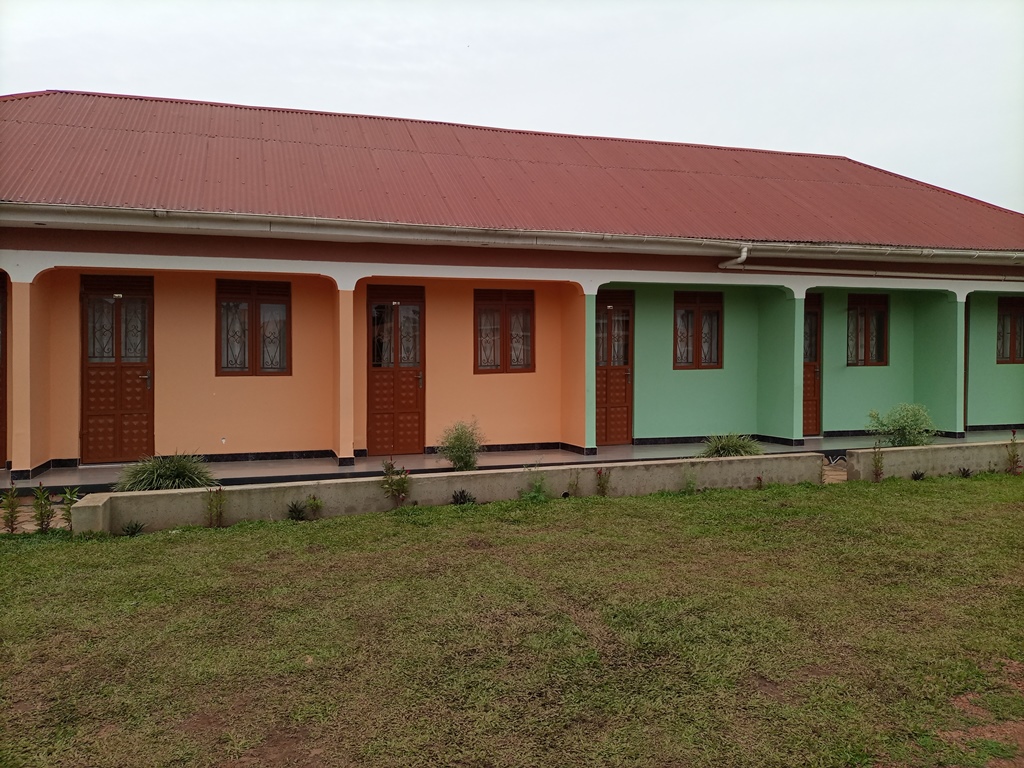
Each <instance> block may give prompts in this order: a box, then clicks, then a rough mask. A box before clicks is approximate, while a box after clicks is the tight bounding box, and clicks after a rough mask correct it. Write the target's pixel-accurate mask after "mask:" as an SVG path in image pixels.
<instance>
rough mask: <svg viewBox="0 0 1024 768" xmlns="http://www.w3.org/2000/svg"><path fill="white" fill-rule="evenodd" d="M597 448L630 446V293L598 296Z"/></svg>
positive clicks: (631, 386) (616, 292) (596, 314)
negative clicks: (598, 446) (600, 446)
mask: <svg viewBox="0 0 1024 768" xmlns="http://www.w3.org/2000/svg"><path fill="white" fill-rule="evenodd" d="M595 321H596V327H595V329H594V335H595V344H596V349H595V363H596V368H597V376H596V381H595V384H596V389H597V393H596V394H597V444H598V445H623V444H628V443H632V442H633V292H632V291H615V292H607V293H598V294H597V307H596V311H595Z"/></svg>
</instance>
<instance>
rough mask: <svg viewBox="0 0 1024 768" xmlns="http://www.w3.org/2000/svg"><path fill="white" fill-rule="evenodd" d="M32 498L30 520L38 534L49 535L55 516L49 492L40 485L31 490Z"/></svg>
mask: <svg viewBox="0 0 1024 768" xmlns="http://www.w3.org/2000/svg"><path fill="white" fill-rule="evenodd" d="M32 497H33V498H32V519H33V520H34V521H35V523H36V526H37V527H38V529H39V532H40V533H49V532H50V528H51V527H52V526H53V518H54V517H56V516H57V510H55V509H54V508H53V500H52V499H51V498H50V492H49V491H48V490H47V489H46V488H43V484H42V483H40V484H39V487H38V488H33V489H32Z"/></svg>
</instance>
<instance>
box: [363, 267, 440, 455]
mask: <svg viewBox="0 0 1024 768" xmlns="http://www.w3.org/2000/svg"><path fill="white" fill-rule="evenodd" d="M368 304H369V322H368V327H369V334H370V338H369V352H370V355H369V358H370V359H369V373H368V375H367V382H366V390H367V409H366V449H367V450H366V452H367V453H368V454H369V455H370V456H393V455H400V454H405V453H423V444H424V439H425V438H424V432H425V429H424V427H425V421H426V419H425V411H426V409H425V402H426V400H425V397H424V395H425V392H426V382H425V381H424V372H425V359H424V354H423V353H424V344H423V341H424V338H425V337H424V334H423V328H424V326H423V320H424V305H425V303H424V292H423V288H422V287H418V286H399V285H378V286H374V285H371V286H370V287H369V290H368Z"/></svg>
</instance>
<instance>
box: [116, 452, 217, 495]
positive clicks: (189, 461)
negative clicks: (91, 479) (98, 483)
mask: <svg viewBox="0 0 1024 768" xmlns="http://www.w3.org/2000/svg"><path fill="white" fill-rule="evenodd" d="M216 485H220V483H218V482H217V481H216V480H215V479H214V477H213V473H212V472H210V469H209V467H207V466H206V462H204V461H203V460H202V459H201V458H200V457H199V456H194V455H192V454H189V453H172V454H169V455H167V456H148V457H146V458H144V459H142V460H141V461H139V462H137V463H135V464H129V465H128V466H127V467H125V468H124V469H123V470H121V476H120V477H119V478H118V480H117V482H116V483H114V490H115V491H169V490H175V489H178V488H209V487H210V486H216Z"/></svg>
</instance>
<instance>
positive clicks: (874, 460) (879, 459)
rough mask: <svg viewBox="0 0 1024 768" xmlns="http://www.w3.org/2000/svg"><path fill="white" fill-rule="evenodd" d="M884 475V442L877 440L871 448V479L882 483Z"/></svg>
mask: <svg viewBox="0 0 1024 768" xmlns="http://www.w3.org/2000/svg"><path fill="white" fill-rule="evenodd" d="M883 477H885V454H884V453H882V444H881V443H880V442H878V441H877V440H876V441H875V446H874V448H872V449H871V481H872V482H874V483H880V482H882V478H883Z"/></svg>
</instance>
